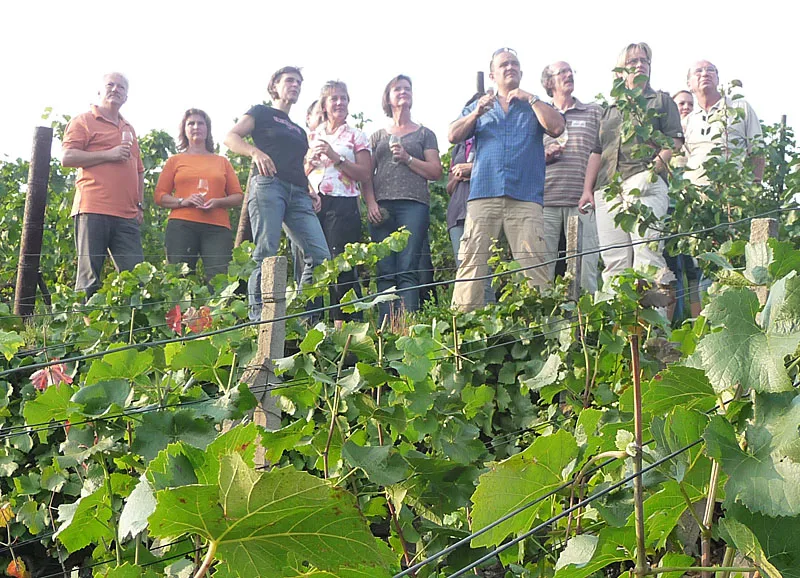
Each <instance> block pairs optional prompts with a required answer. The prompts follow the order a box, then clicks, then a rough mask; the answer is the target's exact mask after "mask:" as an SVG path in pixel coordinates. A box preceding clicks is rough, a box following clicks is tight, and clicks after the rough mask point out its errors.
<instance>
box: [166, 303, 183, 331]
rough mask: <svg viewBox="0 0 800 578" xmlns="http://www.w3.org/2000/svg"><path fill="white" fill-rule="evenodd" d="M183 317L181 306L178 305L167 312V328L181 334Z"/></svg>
mask: <svg viewBox="0 0 800 578" xmlns="http://www.w3.org/2000/svg"><path fill="white" fill-rule="evenodd" d="M182 319H183V316H182V314H181V306H180V305H176V306H175V307H173V308H172V309H170V310H169V311H168V312H167V315H166V320H167V326H168V327H169V328H170V329H172V330H173V331H174V332H175V333H180V332H181V321H182Z"/></svg>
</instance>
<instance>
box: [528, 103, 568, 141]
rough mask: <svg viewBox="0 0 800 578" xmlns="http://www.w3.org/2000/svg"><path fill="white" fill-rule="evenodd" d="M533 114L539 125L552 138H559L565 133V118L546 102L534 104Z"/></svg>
mask: <svg viewBox="0 0 800 578" xmlns="http://www.w3.org/2000/svg"><path fill="white" fill-rule="evenodd" d="M533 113H534V114H535V115H536V118H537V119H538V120H539V124H540V125H542V127H543V128H544V131H545V132H546V133H547V134H549V135H550V136H552V137H557V136H558V135H560V134H561V133H563V132H564V127H565V126H566V123H565V122H564V117H563V116H562V114H561V113H560V112H558V111H557V110H556V109H555V108H553V107H552V106H550V105H549V104H547V103H546V102H542V101H541V100H539V101H537V102H535V103H534V104H533Z"/></svg>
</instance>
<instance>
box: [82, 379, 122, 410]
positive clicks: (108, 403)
mask: <svg viewBox="0 0 800 578" xmlns="http://www.w3.org/2000/svg"><path fill="white" fill-rule="evenodd" d="M132 393H133V391H132V388H131V384H130V382H128V381H126V380H124V379H113V380H110V381H99V382H97V383H93V384H92V385H86V386H84V387H82V388H80V389H79V390H78V391H76V392H75V394H74V395H73V396H72V399H71V400H70V401H73V402H74V403H76V404H78V405H79V406H82V407H81V410H80V411H81V412H82V413H83V414H84V415H88V416H92V417H96V416H101V415H105V414H107V413H109V412H110V411H112V410H114V412H115V413H117V412H119V411H121V410H122V409H124V408H125V407H126V406H127V405H128V404H129V403H130V397H131V395H132Z"/></svg>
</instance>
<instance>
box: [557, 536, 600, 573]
mask: <svg viewBox="0 0 800 578" xmlns="http://www.w3.org/2000/svg"><path fill="white" fill-rule="evenodd" d="M598 539H599V538H598V537H597V536H593V535H591V534H580V535H578V536H575V537H574V538H570V539H569V541H568V542H567V547H566V548H564V551H563V552H561V555H560V556H559V557H558V561H557V562H556V568H555V570H556V572H558V571H559V570H561V569H562V568H563V567H564V566H569V565H570V564H573V565H575V566H577V567H579V568H580V567H582V566H586V564H588V563H589V562H590V561H591V559H592V556H594V551H595V549H596V548H597V541H598Z"/></svg>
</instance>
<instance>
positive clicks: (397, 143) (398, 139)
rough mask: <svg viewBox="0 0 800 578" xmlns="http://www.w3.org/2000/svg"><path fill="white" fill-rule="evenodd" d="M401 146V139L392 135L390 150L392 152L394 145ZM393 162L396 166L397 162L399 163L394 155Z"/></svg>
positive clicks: (390, 137) (390, 136)
mask: <svg viewBox="0 0 800 578" xmlns="http://www.w3.org/2000/svg"><path fill="white" fill-rule="evenodd" d="M399 144H402V142H401V141H400V137H399V136H397V135H396V134H390V135H389V149H390V150H391V148H392V147H393V146H394V145H399ZM392 162H393V163H394V164H397V162H398V161H397V159H396V158H395V157H394V153H392Z"/></svg>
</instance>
